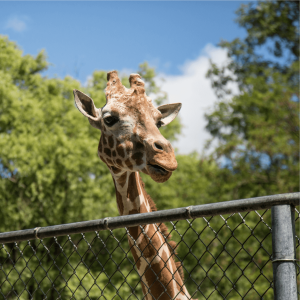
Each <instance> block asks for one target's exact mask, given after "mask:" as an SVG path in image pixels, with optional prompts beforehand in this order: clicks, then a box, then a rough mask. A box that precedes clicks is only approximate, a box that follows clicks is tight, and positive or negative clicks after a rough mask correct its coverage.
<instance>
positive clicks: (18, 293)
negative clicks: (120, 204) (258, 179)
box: [0, 195, 300, 300]
mask: <svg viewBox="0 0 300 300" xmlns="http://www.w3.org/2000/svg"><path fill="white" fill-rule="evenodd" d="M298 196H299V195H298ZM231 202H233V201H231ZM216 204H217V203H216ZM199 207H200V206H199ZM243 210H244V209H241V212H235V213H228V214H221V215H219V214H215V215H211V216H206V217H205V216H202V217H197V218H194V217H193V219H180V220H177V221H176V219H175V220H174V219H173V217H172V219H173V221H167V222H165V224H166V225H167V227H168V229H169V232H170V235H171V236H172V240H173V241H175V242H176V243H177V248H176V253H177V254H176V255H175V256H176V260H177V261H181V262H182V266H183V272H184V281H185V286H186V287H187V290H188V291H189V293H190V295H191V296H192V298H193V299H199V300H200V299H211V300H214V299H230V300H231V299H233V300H235V299H251V300H253V299H266V300H267V299H270V300H271V299H274V291H273V269H272V224H271V223H272V221H271V209H263V210H253V211H248V212H242V211H243ZM248 210H250V209H248ZM157 213H159V212H157ZM157 213H156V215H157ZM152 214H155V213H152ZM189 214H190V212H189ZM212 214H214V212H212ZM138 217H139V216H138V215H137V217H136V220H135V222H138V220H139V219H138ZM299 217H300V214H299V211H298V210H297V209H295V225H296V230H295V232H296V233H299V220H300V219H299ZM118 218H121V217H118ZM112 219H115V218H112ZM160 219H161V217H160ZM165 219H167V220H169V219H170V217H165ZM105 220H106V221H105ZM105 220H104V222H102V223H103V224H104V225H105V227H106V230H105V228H104V230H101V231H92V232H86V233H77V234H69V235H68V234H66V235H64V236H54V235H53V237H47V238H42V237H41V236H42V231H43V230H41V229H39V228H37V229H34V230H33V233H32V232H31V231H32V230H31V231H30V232H29V231H22V232H23V237H22V238H20V233H21V231H19V235H17V234H14V233H13V232H12V233H9V234H6V235H5V234H0V242H3V243H4V244H0V265H1V268H0V299H39V300H40V299H51V300H52V299H93V300H94V299H107V300H111V299H116V300H117V299H118V300H119V299H120V300H121V299H122V300H123V299H148V298H146V297H145V296H144V295H143V293H142V288H141V281H142V279H141V277H140V276H139V274H138V272H137V269H136V263H135V261H134V259H133V257H132V254H131V251H130V247H129V244H128V239H127V236H128V230H127V229H126V227H125V226H123V227H124V228H116V229H109V228H111V226H110V225H108V224H109V223H110V222H109V221H110V220H108V222H107V219H105ZM145 222H146V221H145V220H143V221H142V218H141V220H140V223H144V224H145ZM81 223H85V224H87V222H81ZM100 223H101V222H100ZM100 223H99V224H100ZM102 223H101V224H102ZM124 223H126V222H124ZM150 223H151V222H150ZM152 223H153V222H152ZM73 224H76V225H72V224H70V225H69V227H70V228H75V227H76V228H77V229H76V232H78V231H80V230H81V228H82V226H81V225H80V223H73ZM78 224H79V225H80V226H81V227H80V226H79V225H78ZM72 226H73V227H72ZM78 226H79V227H78ZM84 226H86V225H84ZM121 226H122V223H121V224H120V222H119V223H118V227H121ZM139 226H141V228H142V227H143V225H139ZM108 227H109V228H108ZM48 228H50V229H51V228H52V229H51V230H52V231H53V232H55V231H54V229H57V228H58V227H57V228H54V227H48ZM53 228H54V229H53ZM46 229H47V227H45V230H46ZM50 229H47V230H48V231H49V230H50ZM51 230H50V231H51ZM64 230H65V229H64ZM89 231H90V229H89ZM28 232H29V233H28ZM56 232H57V230H56ZM73 232H74V229H73ZM15 233H17V232H15ZM30 234H31V236H30ZM32 234H34V236H32ZM62 234H63V232H59V234H58V235H62ZM49 235H51V234H50V233H48V236H49ZM7 236H9V240H7V239H6V240H5V238H7ZM1 237H2V239H1ZM34 237H41V238H42V239H33V238H34ZM14 238H15V240H21V239H27V238H28V240H27V241H26V240H24V241H18V242H11V240H12V239H14ZM165 238H166V239H167V237H165ZM30 239H31V240H30ZM150 239H151V237H150ZM7 241H10V242H8V243H7ZM295 241H296V244H295V245H296V253H299V250H300V247H299V244H300V240H299V235H298V234H296V236H295ZM166 242H167V241H166ZM141 255H143V254H142V253H141ZM298 258H299V257H298ZM296 269H297V283H298V284H299V283H300V282H299V277H300V276H299V262H298V261H296ZM148 295H149V294H148ZM299 295H300V294H299V293H298V296H299ZM152 299H155V298H152Z"/></svg>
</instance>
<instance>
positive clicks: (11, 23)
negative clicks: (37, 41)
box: [5, 16, 29, 32]
mask: <svg viewBox="0 0 300 300" xmlns="http://www.w3.org/2000/svg"><path fill="white" fill-rule="evenodd" d="M28 20H29V18H28V17H27V16H12V17H10V18H9V19H8V20H7V21H6V23H5V29H12V30H14V31H16V32H22V31H24V30H26V29H27V22H28Z"/></svg>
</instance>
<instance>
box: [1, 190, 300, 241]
mask: <svg viewBox="0 0 300 300" xmlns="http://www.w3.org/2000/svg"><path fill="white" fill-rule="evenodd" d="M299 200H300V192H298V193H287V194H278V195H271V196H263V197H257V198H248V199H239V200H232V201H225V202H217V203H210V204H202V205H193V206H189V207H181V208H174V209H168V210H160V211H155V212H151V213H143V214H133V215H126V216H118V217H112V218H104V219H98V220H92V221H84V222H76V223H69V224H61V225H54V226H47V227H36V228H33V229H25V230H18V231H10V232H4V233H0V243H2V244H6V243H12V242H20V241H27V240H33V239H43V238H50V237H56V236H62V235H69V234H75V233H84V232H90V231H101V230H109V229H110V230H112V229H116V228H124V227H132V226H137V225H146V224H153V223H161V222H168V221H177V220H184V219H196V218H201V217H208V216H215V215H223V214H233V213H238V212H248V211H254V210H260V209H269V208H271V207H272V206H275V205H295V206H296V205H299Z"/></svg>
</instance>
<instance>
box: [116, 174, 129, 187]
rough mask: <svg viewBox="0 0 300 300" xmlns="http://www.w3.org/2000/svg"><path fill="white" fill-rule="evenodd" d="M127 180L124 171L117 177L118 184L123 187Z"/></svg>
mask: <svg viewBox="0 0 300 300" xmlns="http://www.w3.org/2000/svg"><path fill="white" fill-rule="evenodd" d="M126 181H127V172H124V173H123V174H122V175H121V176H120V177H119V178H118V179H117V182H118V184H119V185H120V186H121V187H123V186H124V185H125V183H126Z"/></svg>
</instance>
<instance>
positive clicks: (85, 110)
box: [73, 90, 101, 129]
mask: <svg viewBox="0 0 300 300" xmlns="http://www.w3.org/2000/svg"><path fill="white" fill-rule="evenodd" d="M73 94H74V101H75V105H76V107H77V108H78V110H79V111H80V112H81V113H82V114H83V115H84V116H85V117H87V118H88V119H89V122H90V124H91V125H92V126H93V127H95V128H97V129H101V114H100V112H99V109H98V108H96V106H95V104H94V101H93V100H92V98H90V97H89V96H88V95H86V94H84V93H82V92H80V91H78V90H73Z"/></svg>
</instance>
